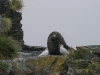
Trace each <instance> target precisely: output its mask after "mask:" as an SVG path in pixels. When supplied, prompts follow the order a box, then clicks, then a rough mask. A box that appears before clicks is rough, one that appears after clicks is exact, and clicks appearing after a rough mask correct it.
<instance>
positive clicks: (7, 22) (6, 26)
mask: <svg viewBox="0 0 100 75" xmlns="http://www.w3.org/2000/svg"><path fill="white" fill-rule="evenodd" d="M1 25H2V26H1V31H2V32H7V31H8V30H10V28H11V27H12V21H11V19H10V18H6V17H3V18H2V24H1Z"/></svg>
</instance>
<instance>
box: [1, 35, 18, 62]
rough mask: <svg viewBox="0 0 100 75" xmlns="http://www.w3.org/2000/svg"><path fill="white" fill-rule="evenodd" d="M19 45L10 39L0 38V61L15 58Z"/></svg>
mask: <svg viewBox="0 0 100 75" xmlns="http://www.w3.org/2000/svg"><path fill="white" fill-rule="evenodd" d="M18 51H19V45H18V44H16V42H15V41H14V40H13V39H12V38H11V37H6V36H0V60H1V59H12V58H14V57H15V56H17V52H18Z"/></svg>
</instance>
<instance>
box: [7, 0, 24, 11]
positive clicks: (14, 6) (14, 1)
mask: <svg viewBox="0 0 100 75" xmlns="http://www.w3.org/2000/svg"><path fill="white" fill-rule="evenodd" d="M9 3H10V9H11V10H15V11H19V10H22V7H23V1H22V0H9Z"/></svg>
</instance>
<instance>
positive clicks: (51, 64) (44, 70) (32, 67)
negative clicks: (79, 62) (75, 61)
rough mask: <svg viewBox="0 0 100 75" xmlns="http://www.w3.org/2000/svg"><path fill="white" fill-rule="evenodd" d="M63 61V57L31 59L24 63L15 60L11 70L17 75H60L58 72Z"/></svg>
mask: <svg viewBox="0 0 100 75" xmlns="http://www.w3.org/2000/svg"><path fill="white" fill-rule="evenodd" d="M64 60H65V58H64V56H48V57H38V58H36V57H31V58H28V59H26V60H25V61H23V60H19V59H17V60H16V61H14V62H13V69H14V70H15V72H16V74H18V75H19V74H23V73H24V74H26V75H35V74H37V75H39V74H41V75H45V74H47V75H48V74H49V75H55V74H57V75H60V71H59V70H60V68H61V65H62V64H63V63H64ZM66 69H68V68H67V67H66Z"/></svg>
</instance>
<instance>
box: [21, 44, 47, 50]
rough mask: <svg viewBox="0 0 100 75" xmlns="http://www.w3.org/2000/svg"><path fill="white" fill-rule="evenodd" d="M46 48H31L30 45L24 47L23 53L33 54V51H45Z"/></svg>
mask: <svg viewBox="0 0 100 75" xmlns="http://www.w3.org/2000/svg"><path fill="white" fill-rule="evenodd" d="M45 48H46V47H43V46H29V45H23V46H22V51H23V52H32V51H44V50H45Z"/></svg>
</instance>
